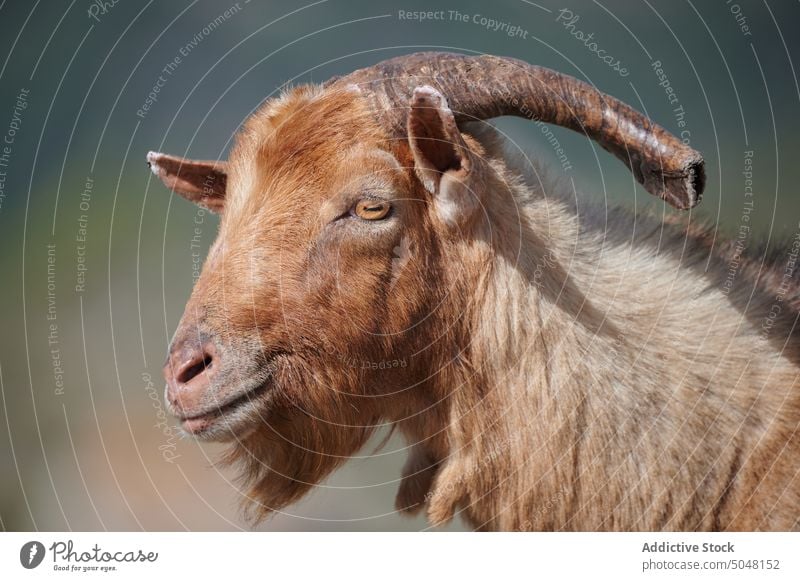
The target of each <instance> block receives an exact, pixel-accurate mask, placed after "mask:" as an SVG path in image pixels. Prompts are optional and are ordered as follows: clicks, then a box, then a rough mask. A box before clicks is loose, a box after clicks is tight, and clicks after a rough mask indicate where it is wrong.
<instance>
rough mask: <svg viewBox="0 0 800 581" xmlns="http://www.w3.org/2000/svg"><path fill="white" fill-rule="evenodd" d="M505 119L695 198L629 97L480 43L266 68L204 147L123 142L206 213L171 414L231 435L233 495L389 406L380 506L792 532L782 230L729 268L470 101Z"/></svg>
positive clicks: (687, 155)
mask: <svg viewBox="0 0 800 581" xmlns="http://www.w3.org/2000/svg"><path fill="white" fill-rule="evenodd" d="M506 114H511V115H519V116H524V117H528V118H532V119H539V120H542V121H545V122H551V123H555V124H558V125H562V126H566V127H570V128H572V129H575V130H578V131H582V132H584V133H586V134H587V135H588V136H590V137H592V138H593V139H595V140H597V141H598V142H600V143H601V145H603V147H605V148H606V149H608V150H609V151H611V152H612V153H614V154H615V155H616V156H617V157H619V158H620V159H621V160H622V161H623V162H624V163H626V165H628V167H629V168H631V170H632V171H633V173H634V176H635V177H636V178H637V180H638V181H639V182H640V183H642V184H643V185H644V186H645V187H646V188H647V189H648V190H649V191H650V192H651V193H654V194H656V195H658V196H659V197H661V198H663V199H665V200H666V201H668V202H669V203H671V204H672V205H674V206H676V207H678V208H683V209H685V208H690V207H692V206H694V205H695V204H696V203H697V202H698V200H699V197H700V194H701V193H702V187H703V164H702V158H701V157H700V155H699V154H698V153H697V152H695V151H693V150H691V149H689V148H688V147H686V146H684V145H683V144H682V143H681V142H680V141H678V140H677V139H676V138H675V137H673V136H672V135H670V134H669V133H667V132H666V131H665V130H664V129H662V128H660V127H658V126H657V125H654V124H652V123H651V122H649V121H648V120H647V119H646V118H645V117H643V116H642V115H641V114H639V113H637V112H636V111H633V110H632V109H630V108H629V107H627V106H626V105H624V104H622V103H620V102H619V101H617V100H615V99H613V98H611V97H609V96H607V95H603V94H601V93H599V92H598V91H596V90H594V89H592V88H591V87H589V86H587V85H585V84H583V83H581V82H579V81H577V80H575V79H572V78H570V77H567V76H564V75H561V74H559V73H556V72H554V71H550V70H547V69H542V68H538V67H533V66H530V65H527V64H525V63H522V62H520V61H515V60H512V59H503V58H498V57H488V56H483V57H467V56H460V55H452V54H444V53H423V54H417V55H411V56H407V57H401V58H398V59H393V60H390V61H386V62H384V63H381V64H379V65H377V66H375V67H372V68H369V69H364V70H361V71H356V72H355V73H352V74H351V75H348V76H347V77H344V78H341V79H335V80H333V81H331V82H329V83H326V84H325V85H323V86H301V87H297V88H295V89H292V90H291V91H289V92H287V93H286V94H285V95H283V96H282V97H280V98H278V99H275V100H272V101H270V102H269V103H267V104H266V105H265V106H264V107H263V108H262V109H261V110H260V111H259V112H258V113H256V114H255V115H253V116H252V117H251V118H250V119H249V120H248V121H247V123H246V125H245V126H244V128H243V130H242V131H241V132H240V134H239V135H238V138H237V141H236V145H235V147H234V149H233V151H232V152H231V155H230V159H229V161H227V162H225V163H222V162H219V163H216V162H199V161H192V160H186V159H181V158H175V157H171V156H167V155H164V154H158V153H151V154H149V155H148V161H149V162H150V164H151V166H152V169H153V171H154V172H155V173H156V174H157V175H158V176H160V177H161V178H162V180H163V181H164V182H165V183H166V185H167V186H169V187H170V188H172V189H174V191H176V192H177V193H179V194H181V195H183V196H184V197H186V198H188V199H189V200H192V201H194V202H196V203H198V204H200V205H202V206H205V207H207V208H210V209H211V210H213V211H216V212H219V213H221V215H222V220H221V226H220V232H219V235H218V238H217V240H216V242H215V243H214V245H213V247H212V248H211V250H210V252H209V255H208V258H207V261H206V264H205V266H204V269H203V272H202V275H201V277H200V278H199V280H198V282H197V284H196V286H195V288H194V291H193V293H192V296H191V298H190V300H189V302H188V304H187V306H186V311H185V314H184V316H183V319H182V321H181V323H180V325H179V328H178V329H177V331H176V333H175V337H174V339H173V341H172V344H171V346H170V355H169V358H168V361H167V364H166V367H165V376H166V379H167V384H168V385H167V400H168V404H169V406H170V408H171V409H172V411H173V412H174V413H175V414H176V415H177V416H178V417H179V418H180V419H181V421H182V426H183V428H184V429H185V430H186V431H187V432H189V433H191V434H194V435H196V436H197V437H198V438H202V439H209V440H212V439H213V440H228V441H231V442H232V444H231V454H230V459H231V461H235V462H237V463H239V464H240V465H241V466H243V467H244V472H245V474H246V476H247V477H248V479H249V483H250V485H251V486H250V495H251V498H252V500H253V501H254V506H256V507H257V512H258V514H259V515H263V514H266V513H268V512H269V511H271V510H275V509H278V508H280V507H283V506H285V505H286V504H288V503H290V502H293V501H296V500H297V499H299V498H300V497H301V496H302V495H303V494H304V493H306V492H307V491H308V490H309V488H310V487H312V486H313V485H314V484H315V483H318V482H319V481H320V480H321V479H323V478H324V477H326V476H327V475H328V474H330V473H331V471H332V470H334V469H335V468H336V467H337V466H339V465H340V464H341V463H342V462H344V461H345V460H346V459H347V458H348V457H349V456H350V455H352V454H353V453H354V452H356V451H357V450H358V449H359V448H360V447H361V446H362V445H363V444H364V443H365V442H366V441H367V439H368V438H369V437H370V435H371V434H372V433H373V432H374V430H375V429H376V428H377V427H379V426H384V425H391V426H393V427H396V428H397V429H398V430H400V432H401V433H402V434H403V435H404V436H405V437H406V439H407V440H408V443H409V449H410V450H411V452H410V454H409V457H408V461H407V463H406V466H405V468H404V471H403V480H402V483H401V485H400V489H399V492H398V495H397V508H398V509H399V510H402V511H408V512H411V513H413V512H415V511H418V510H420V509H422V508H426V509H427V514H428V517H429V519H430V521H431V522H432V523H433V524H440V523H444V522H446V521H448V520H449V519H451V518H452V517H453V516H454V514H455V513H456V512H457V511H459V512H460V513H461V514H463V516H464V517H465V518H466V520H467V521H468V522H469V523H470V524H471V525H472V526H473V527H475V528H477V529H503V530H520V529H521V530H696V529H703V530H709V529H714V530H789V529H798V528H800V520H799V519H800V478H798V471H800V438H799V437H798V433H797V432H798V426H799V425H800V387H798V379H800V346H799V345H798V336H797V333H796V332H795V331H794V324H795V322H796V320H797V314H798V312H800V309H798V306H800V294H798V288H800V285H798V277H797V276H796V273H797V270H796V269H795V268H794V267H795V262H796V259H797V253H798V247H800V238H799V239H796V240H795V245H794V246H792V247H791V248H790V249H787V254H783V255H782V256H780V257H778V258H776V259H775V261H774V264H772V265H769V266H768V267H767V266H763V265H759V264H757V263H755V262H753V261H752V260H749V259H748V258H747V257H742V258H741V259H737V261H736V264H737V265H739V267H738V271H737V272H735V273H734V275H735V276H733V278H732V279H731V268H730V265H731V264H733V262H731V256H732V252H733V251H732V250H724V249H723V250H720V249H719V244H717V245H716V248H715V245H714V244H713V239H712V238H711V236H710V234H708V233H707V232H706V230H704V229H703V228H698V227H696V226H694V225H691V224H688V223H687V221H686V220H682V219H681V220H677V219H675V220H670V221H669V222H670V223H667V224H664V223H662V221H660V220H656V219H653V218H651V217H648V216H644V215H639V216H634V215H632V214H629V213H627V212H624V211H618V210H615V211H611V212H610V213H608V212H605V209H604V208H600V211H599V212H598V211H597V210H594V211H592V209H591V207H590V205H588V204H587V203H586V202H584V201H580V202H576V201H574V200H571V199H569V198H568V197H566V196H560V195H557V194H554V193H553V192H551V191H550V189H549V188H544V187H542V186H541V185H536V183H537V182H535V181H532V180H527V181H526V179H525V176H524V172H523V171H522V170H520V169H517V168H515V166H514V164H512V163H511V162H510V161H509V159H508V157H509V156H507V155H506V154H505V153H504V152H503V149H502V145H501V142H500V140H499V139H497V138H496V135H495V133H494V132H493V130H492V129H491V128H490V127H487V126H486V125H485V123H483V121H482V120H484V119H488V118H491V117H495V116H498V115H506ZM604 212H605V213H604ZM634 220H635V228H634ZM632 231H633V234H631V232H632ZM780 260H783V262H780ZM787 261H788V262H787ZM775 305H778V309H777V313H776V310H775ZM767 321H769V325H767V324H766V322H767Z"/></svg>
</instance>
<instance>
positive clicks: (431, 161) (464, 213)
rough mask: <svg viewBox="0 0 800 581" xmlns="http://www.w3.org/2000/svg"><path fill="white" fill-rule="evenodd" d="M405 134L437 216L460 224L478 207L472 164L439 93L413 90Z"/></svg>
mask: <svg viewBox="0 0 800 581" xmlns="http://www.w3.org/2000/svg"><path fill="white" fill-rule="evenodd" d="M407 132H408V142H409V145H410V146H411V151H412V153H413V154H414V164H415V170H416V172H417V176H419V178H420V180H421V181H422V184H423V185H424V186H425V189H427V190H428V191H429V192H430V193H431V194H433V195H434V203H435V207H436V210H437V211H438V213H439V216H440V217H441V218H442V219H443V220H444V221H445V222H447V223H449V224H463V223H464V222H465V221H466V220H468V219H469V218H470V217H471V216H472V215H473V214H474V213H475V211H476V210H477V209H478V207H479V205H480V204H479V201H478V197H477V195H476V193H475V192H473V191H472V188H471V184H473V183H474V181H475V176H474V175H473V170H474V166H475V164H474V163H473V160H472V154H471V152H470V151H469V149H468V148H467V144H466V143H465V142H464V138H463V137H462V135H461V132H460V131H459V130H458V127H457V126H456V120H455V118H454V117H453V112H452V111H451V110H450V108H449V107H448V106H447V101H446V100H445V98H444V96H443V95H442V94H441V93H440V92H439V91H437V90H436V89H434V88H433V87H430V86H427V85H425V86H421V87H417V88H416V89H414V95H413V96H412V97H411V109H410V110H409V113H408V123H407Z"/></svg>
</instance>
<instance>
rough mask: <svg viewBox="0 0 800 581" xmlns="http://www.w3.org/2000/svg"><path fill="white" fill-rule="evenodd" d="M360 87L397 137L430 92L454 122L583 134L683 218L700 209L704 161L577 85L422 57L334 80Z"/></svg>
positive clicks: (525, 68)
mask: <svg viewBox="0 0 800 581" xmlns="http://www.w3.org/2000/svg"><path fill="white" fill-rule="evenodd" d="M350 84H356V85H359V87H360V88H361V89H362V91H363V92H365V93H366V94H367V96H368V97H369V98H370V99H372V102H373V106H374V107H375V109H376V111H377V112H378V113H379V115H381V116H382V118H383V120H384V121H385V123H386V124H387V126H388V127H389V129H390V131H392V132H393V133H395V134H397V135H402V134H404V133H405V120H406V116H407V112H408V105H409V99H410V98H411V95H412V93H413V90H414V88H415V87H417V86H419V85H432V86H434V87H436V88H437V89H438V90H439V91H441V92H442V94H444V95H445V97H446V98H447V102H448V105H449V107H450V109H451V110H452V111H453V113H454V115H455V117H456V122H457V123H463V122H467V121H475V120H484V119H491V118H493V117H501V116H503V115H513V116H517V117H525V118H527V119H531V120H541V121H542V122H545V123H551V124H554V125H560V126H562V127H568V128H569V129H572V130H574V131H578V132H580V133H584V134H585V135H588V136H589V137H591V138H592V139H594V140H595V141H597V142H598V143H599V144H600V145H601V146H602V147H603V148H604V149H606V150H608V151H610V152H611V153H613V154H614V155H615V156H616V157H617V158H619V159H620V160H621V161H622V162H623V163H624V164H625V165H626V166H628V168H629V169H630V170H631V172H632V173H633V175H634V177H635V178H636V180H637V181H638V182H639V183H640V184H642V186H644V188H645V189H646V190H647V191H648V192H650V193H651V194H653V195H654V196H657V197H659V198H661V199H663V200H665V201H666V202H667V203H669V204H670V205H672V206H674V207H675V208H678V209H680V210H686V209H689V208H692V207H694V206H695V205H697V203H698V202H699V201H700V198H701V196H702V193H703V187H704V185H705V171H704V169H703V166H704V164H703V156H702V155H701V154H700V153H699V152H698V151H696V150H694V149H692V148H691V147H689V146H688V145H686V144H684V143H683V142H682V141H681V140H679V139H678V138H677V137H675V136H674V135H672V134H671V133H670V132H668V131H667V130H666V129H664V128H663V127H661V126H659V125H657V124H655V123H653V122H652V121H650V119H648V118H647V117H645V116H644V115H642V114H641V113H639V112H638V111H636V110H635V109H633V108H631V107H629V106H628V105H626V104H625V103H623V102H622V101H619V100H618V99H615V98H614V97H611V96H610V95H606V94H605V93H602V92H600V91H598V90H597V89H596V88H594V87H593V86H591V85H589V84H587V83H584V82H583V81H579V80H578V79H576V78H574V77H571V76H569V75H565V74H562V73H559V72H557V71H553V70H551V69H547V68H544V67H539V66H535V65H530V64H528V63H526V62H523V61H520V60H517V59H513V58H507V57H497V56H488V55H483V56H468V55H460V54H453V53H443V52H421V53H416V54H411V55H407V56H401V57H397V58H393V59H389V60H386V61H383V62H380V63H378V64H376V65H374V66H371V67H368V68H364V69H360V70H357V71H354V72H353V73H350V74H349V75H346V76H344V77H339V78H335V79H331V80H330V81H329V82H328V83H327V84H326V86H331V87H336V86H344V85H350Z"/></svg>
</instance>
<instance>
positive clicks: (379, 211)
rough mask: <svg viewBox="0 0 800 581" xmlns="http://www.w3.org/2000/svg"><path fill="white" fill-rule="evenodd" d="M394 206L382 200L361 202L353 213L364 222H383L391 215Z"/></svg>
mask: <svg viewBox="0 0 800 581" xmlns="http://www.w3.org/2000/svg"><path fill="white" fill-rule="evenodd" d="M391 209H392V205H391V204H390V203H389V202H382V201H380V200H359V201H358V203H357V204H356V207H355V208H354V209H353V212H354V213H355V215H356V216H358V217H359V218H361V219H362V220H383V219H384V218H385V217H386V216H388V215H389V210H391Z"/></svg>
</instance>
